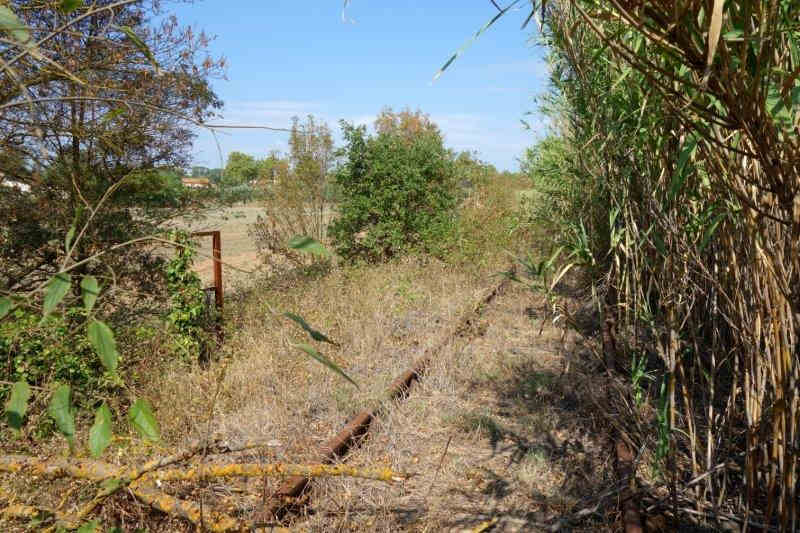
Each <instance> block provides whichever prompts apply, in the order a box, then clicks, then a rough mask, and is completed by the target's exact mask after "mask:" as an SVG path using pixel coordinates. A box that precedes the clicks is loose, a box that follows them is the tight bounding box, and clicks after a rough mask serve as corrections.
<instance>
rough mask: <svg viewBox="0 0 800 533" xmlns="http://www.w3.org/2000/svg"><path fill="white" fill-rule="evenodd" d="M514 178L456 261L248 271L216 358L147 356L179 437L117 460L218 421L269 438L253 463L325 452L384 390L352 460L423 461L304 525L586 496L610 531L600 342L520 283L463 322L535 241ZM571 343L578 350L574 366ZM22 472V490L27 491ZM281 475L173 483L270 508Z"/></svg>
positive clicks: (453, 514)
mask: <svg viewBox="0 0 800 533" xmlns="http://www.w3.org/2000/svg"><path fill="white" fill-rule="evenodd" d="M514 185H515V184H514V183H513V182H511V181H507V180H506V181H503V180H499V181H498V182H497V183H494V184H493V185H492V186H488V187H487V186H485V187H480V188H479V189H478V190H477V191H476V192H475V193H474V194H473V195H472V196H470V198H468V199H467V200H466V201H465V202H464V204H463V205H462V207H461V214H462V220H461V222H462V224H461V227H462V232H461V234H460V236H459V239H458V243H457V245H456V246H455V248H454V249H453V251H452V254H451V256H450V257H449V258H448V259H447V260H446V261H443V260H438V259H432V258H430V257H427V256H410V257H406V258H403V259H399V260H395V261H391V262H389V263H385V264H380V265H357V266H343V265H341V266H338V267H336V268H334V269H333V270H332V271H330V272H328V273H321V274H318V275H316V276H310V277H309V276H307V275H305V276H304V275H299V274H293V273H287V274H286V275H285V276H283V277H281V278H271V279H268V280H265V279H261V280H260V281H259V280H251V285H250V286H249V287H247V288H240V289H239V290H238V291H237V292H232V293H229V296H228V299H227V301H226V342H225V344H224V347H223V348H222V351H221V352H220V353H219V354H218V356H217V359H216V360H215V362H213V363H212V365H211V366H210V368H208V369H201V368H189V369H187V368H186V366H185V365H175V366H173V367H169V366H168V367H167V369H166V370H165V369H164V368H163V367H162V368H157V369H156V368H152V369H142V372H143V373H144V374H146V375H148V378H147V379H146V380H145V382H146V385H145V386H144V388H143V389H142V390H139V391H137V392H138V393H139V394H140V395H141V396H143V397H146V398H149V399H150V400H151V401H152V403H153V405H154V408H155V410H156V413H157V417H158V419H159V421H160V424H161V430H162V436H163V443H162V444H161V445H159V446H158V447H151V446H145V445H141V444H136V443H135V441H134V443H133V444H132V445H129V444H127V443H120V445H118V446H117V447H116V450H117V456H116V457H115V458H114V459H113V460H116V461H117V462H120V463H123V462H130V461H132V460H136V458H137V457H139V458H140V457H144V456H147V455H152V454H153V453H156V452H159V451H165V450H169V449H175V448H182V447H185V446H186V445H187V444H188V443H190V442H192V441H194V440H196V439H203V438H207V437H208V436H210V435H215V436H218V437H220V438H221V439H222V440H223V441H224V442H228V443H241V442H245V441H252V440H259V439H260V440H262V441H267V442H269V445H268V446H265V447H263V448H261V449H259V451H258V452H247V453H245V454H243V455H240V456H238V460H241V461H247V462H257V463H268V462H283V463H303V462H305V463H309V462H315V461H317V460H318V459H319V455H318V454H319V448H320V446H321V444H322V443H324V442H325V441H327V440H328V439H329V438H330V437H331V436H332V435H334V434H335V433H336V432H337V431H339V430H340V429H341V427H342V426H343V425H344V424H345V423H346V422H347V421H348V420H349V419H350V417H352V416H353V415H354V414H355V413H357V412H359V411H360V410H361V409H363V408H366V407H372V406H375V405H380V404H382V405H384V407H385V408H384V409H383V410H382V411H381V413H382V414H381V415H380V416H379V418H378V420H377V423H376V425H375V427H374V428H373V431H372V432H371V436H370V437H369V438H367V439H366V440H365V441H364V442H363V446H362V447H361V448H359V449H358V450H357V451H355V452H353V453H352V454H351V455H350V457H348V458H347V462H348V464H352V465H356V466H370V467H376V466H388V467H391V468H392V469H393V470H396V471H403V472H410V473H413V474H415V476H414V477H412V478H411V479H410V480H407V481H405V482H402V483H396V484H391V485H387V484H382V483H379V482H373V481H365V480H345V479H340V480H329V481H322V482H318V483H316V484H315V488H314V489H313V491H312V493H311V495H310V506H309V507H308V508H307V510H306V512H305V513H302V514H300V515H299V516H296V517H295V518H294V520H295V523H294V527H297V528H300V529H301V530H312V531H342V530H348V531H365V530H366V531H400V530H407V531H442V530H462V529H469V530H472V529H475V528H480V527H483V526H487V525H491V526H492V527H493V528H494V530H495V531H523V530H531V529H534V530H535V529H540V528H543V527H546V526H547V527H549V526H552V525H553V524H556V523H558V521H559V520H563V521H564V522H563V523H564V524H567V525H572V523H571V522H570V521H569V518H564V517H569V516H570V514H574V513H575V512H576V511H580V510H582V509H586V508H589V509H592V512H591V513H584V514H585V515H587V516H583V520H582V521H577V520H576V521H575V522H576V523H575V525H576V526H577V525H580V527H583V528H584V529H585V530H597V529H598V528H599V527H600V526H601V525H605V526H603V527H607V526H608V524H613V523H614V521H615V519H616V517H615V509H616V505H615V500H614V499H613V495H614V494H615V493H614V491H613V490H612V491H611V492H609V493H608V494H606V497H604V498H600V499H598V498H597V496H598V494H601V493H602V491H603V490H606V489H609V488H610V487H613V480H612V479H611V477H612V476H611V469H610V465H609V463H608V459H609V457H610V454H609V452H608V449H607V448H604V447H603V445H604V442H603V440H602V435H603V432H602V431H601V430H600V428H599V427H598V425H601V424H603V422H602V421H600V420H596V419H595V418H594V416H592V415H589V414H587V413H589V412H590V410H591V409H590V407H591V406H590V401H589V400H588V399H587V398H585V397H584V396H585V393H586V391H587V390H588V389H587V388H585V387H582V386H581V385H579V384H580V383H583V379H582V378H580V377H579V376H581V375H583V374H581V372H583V368H584V366H585V364H586V363H587V362H589V363H590V362H591V361H592V358H591V356H589V355H587V353H588V352H587V351H586V350H585V349H582V348H579V347H576V346H575V339H571V338H569V339H567V340H566V343H565V342H564V339H562V338H561V337H562V332H561V330H559V329H557V328H556V327H554V326H552V325H550V322H549V321H548V322H547V325H546V327H545V328H544V330H543V333H542V334H541V335H539V324H540V321H541V319H542V318H545V317H546V316H547V313H548V310H547V309H546V308H545V306H544V304H543V302H542V301H538V300H537V298H536V297H535V296H534V295H533V294H532V293H531V292H529V291H526V290H523V289H522V288H521V287H519V286H512V287H511V288H510V289H508V290H507V291H506V292H505V293H504V294H502V295H500V296H499V297H498V298H497V299H496V300H495V301H494V302H493V303H491V304H489V305H487V306H486V308H485V309H481V310H480V312H481V314H480V319H479V320H478V321H477V323H473V324H472V327H471V329H470V330H469V331H466V332H462V334H460V335H455V336H454V335H453V334H452V332H453V328H454V326H455V325H456V324H457V323H458V322H459V320H460V318H461V317H463V316H464V315H465V314H466V313H468V312H471V311H474V307H475V305H476V303H477V302H479V301H481V299H482V298H483V297H485V295H486V294H487V293H488V292H490V291H491V290H492V289H493V288H494V287H496V286H497V285H498V283H499V282H500V278H499V277H498V276H496V275H495V274H497V273H498V272H500V271H502V270H506V269H507V268H508V265H509V258H508V256H507V254H506V253H505V252H506V250H508V251H521V250H526V249H530V247H531V246H532V240H531V237H532V236H531V234H530V232H529V231H528V228H526V226H525V224H524V223H523V221H522V220H521V219H520V218H518V216H517V215H516V214H515V210H516V205H517V204H516V201H517V200H516V198H517V191H516V190H515V188H514ZM236 220H237V219H231V221H236ZM222 230H223V232H225V226H223V227H222ZM512 230H513V231H512ZM535 237H536V238H537V239H539V240H541V239H542V238H543V237H542V236H541V235H539V236H535ZM225 242H226V236H225V233H223V246H225ZM227 242H232V243H235V242H237V241H236V237H235V236H231V237H229V238H228V239H227ZM234 246H235V245H234ZM231 248H233V246H229V248H228V249H231ZM233 249H234V250H236V248H233ZM223 250H225V248H223ZM275 311H293V312H298V313H302V315H303V316H304V317H305V319H306V320H307V321H308V322H309V323H311V324H313V325H314V326H315V327H316V328H318V329H319V330H321V331H323V332H325V333H326V334H327V335H329V336H330V337H331V338H332V339H334V340H336V341H337V342H338V343H339V346H338V347H333V346H328V345H326V346H324V347H321V351H322V352H323V353H324V354H325V355H326V356H328V357H330V358H331V359H333V360H334V361H335V362H336V363H337V364H339V365H340V366H341V367H342V368H343V369H344V370H345V371H346V372H347V373H348V374H349V375H350V376H351V377H352V378H353V379H355V380H356V381H357V382H358V384H359V386H360V388H358V389H356V388H355V387H353V386H351V385H349V384H348V383H346V382H345V381H343V380H342V379H340V378H339V377H338V376H336V375H335V374H333V373H332V372H330V371H329V370H328V369H326V368H325V367H323V366H322V365H319V364H318V363H316V362H314V361H312V360H310V359H308V357H306V356H305V355H304V354H302V353H301V352H299V351H297V350H294V349H292V348H291V347H290V346H288V345H287V343H286V341H287V339H292V340H294V341H299V340H301V339H303V335H302V332H301V331H300V330H299V328H297V326H296V325H295V324H294V323H292V322H290V321H288V320H285V319H282V318H280V317H279V316H277V315H276V314H275ZM533 317H536V318H535V319H534V318H533ZM433 346H443V348H442V349H441V350H439V351H438V352H437V353H435V354H434V362H433V364H432V366H431V368H430V370H429V372H428V373H427V374H426V376H425V377H424V379H423V380H422V382H421V383H420V385H419V386H417V387H415V388H414V390H413V391H412V393H411V395H410V396H409V398H408V399H406V400H404V401H400V402H386V400H385V399H384V391H385V390H386V388H387V386H388V385H389V383H390V382H391V381H392V380H393V379H394V378H395V377H397V376H398V375H399V374H401V373H402V372H403V371H404V370H406V369H407V368H409V367H410V366H411V365H412V363H413V362H414V361H415V360H417V359H418V358H419V357H420V356H421V355H422V354H423V353H424V352H425V351H426V350H427V349H429V348H431V347H433ZM151 348H152V349H154V350H157V349H158V346H157V345H156V344H155V343H154V344H153V345H152V346H151ZM569 354H573V355H569ZM574 354H580V355H578V356H576V355H574ZM569 357H572V358H573V359H575V361H573V364H571V365H569V366H570V367H571V370H570V372H569V373H565V371H566V370H567V368H568V365H567V361H568V358H569ZM576 357H577V359H576ZM580 361H583V362H582V363H580V364H579V362H580ZM589 366H591V365H589ZM83 438H84V436H83V435H81V436H79V440H80V439H83ZM207 460H208V461H210V462H218V461H219V460H220V459H217V458H215V457H209V458H208V459H207ZM6 481H12V482H13V481H14V480H13V478H10V477H9V476H7V477H6ZM18 481H19V478H17V482H14V486H13V487H11V490H12V491H14V492H15V493H19V494H22V493H24V492H26V491H25V490H24V487H22V486H20V485H19V483H18ZM278 481H279V480H278ZM278 481H274V480H272V479H270V480H264V479H258V478H256V479H252V480H250V481H236V482H228V481H226V482H221V481H210V480H207V481H205V482H201V483H199V484H198V483H191V484H187V483H183V482H172V483H166V484H165V485H164V488H166V489H168V492H169V493H171V494H173V495H175V496H177V497H181V498H184V499H187V500H191V501H194V502H202V503H203V504H204V505H206V506H207V507H208V508H209V509H211V508H224V509H225V510H226V511H227V512H233V513H235V514H237V516H239V517H240V518H242V519H243V520H244V521H245V522H247V521H251V520H254V519H257V520H264V519H265V517H264V516H263V515H262V514H261V510H262V509H263V508H264V507H265V502H266V501H267V500H268V499H269V497H270V496H272V495H273V494H274V492H275V490H276V488H277V485H278ZM51 488H52V489H56V490H58V491H60V492H62V493H64V494H67V496H68V497H67V498H64V501H65V502H66V501H68V500H69V503H67V504H66V505H67V506H69V505H75V504H76V503H73V502H72V500H77V501H80V500H85V499H86V498H88V497H90V495H91V494H92V492H91V491H90V490H88V489H87V487H86V486H85V485H83V486H81V485H80V484H77V483H73V482H67V481H61V482H59V484H57V485H56V484H54V485H53V486H52V487H51ZM35 492H36V494H37V495H38V497H40V498H41V497H46V496H47V495H48V494H49V495H50V496H49V498H50V499H51V500H52V498H53V496H52V492H51V490H50V487H46V486H44V485H37V486H36V487H35ZM27 501H29V502H30V501H32V500H31V499H28V500H27ZM101 517H102V518H104V523H107V524H112V523H117V521H118V520H120V517H122V520H123V523H124V525H125V529H130V528H134V527H145V528H146V529H148V530H151V531H156V530H178V529H188V528H189V526H188V525H187V524H185V523H183V522H180V521H176V520H174V519H165V518H164V517H163V515H160V514H159V513H155V512H153V511H151V510H149V508H148V507H147V506H145V505H142V504H141V503H138V502H136V500H134V499H133V498H132V497H131V496H129V495H121V496H118V497H116V498H115V499H114V500H113V502H112V503H111V504H107V505H105V506H104V507H103V509H102V514H101ZM587 519H588V520H589V521H587Z"/></svg>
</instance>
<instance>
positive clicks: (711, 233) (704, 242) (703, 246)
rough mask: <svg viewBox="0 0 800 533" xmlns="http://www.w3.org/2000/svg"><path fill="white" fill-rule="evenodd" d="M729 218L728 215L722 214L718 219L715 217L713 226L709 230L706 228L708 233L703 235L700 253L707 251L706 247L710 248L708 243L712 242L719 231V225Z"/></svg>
mask: <svg viewBox="0 0 800 533" xmlns="http://www.w3.org/2000/svg"><path fill="white" fill-rule="evenodd" d="M727 216H728V213H720V214H718V215H717V216H716V217H714V220H713V221H712V222H711V225H710V226H709V227H708V228H706V231H705V233H704V235H703V240H702V242H701V243H700V248H699V251H700V252H702V251H703V250H705V249H706V246H708V243H709V242H710V241H711V237H713V236H714V233H715V232H716V231H717V226H719V223H720V222H722V221H723V220H724V219H725V217H727Z"/></svg>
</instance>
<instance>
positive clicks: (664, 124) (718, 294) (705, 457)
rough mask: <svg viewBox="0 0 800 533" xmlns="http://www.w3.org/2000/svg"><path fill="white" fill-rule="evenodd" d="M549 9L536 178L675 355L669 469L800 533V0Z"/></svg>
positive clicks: (651, 337) (668, 359)
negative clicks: (545, 140) (546, 84)
mask: <svg viewBox="0 0 800 533" xmlns="http://www.w3.org/2000/svg"><path fill="white" fill-rule="evenodd" d="M543 12H544V20H545V28H544V30H543V35H544V39H545V41H546V44H548V45H549V46H550V50H551V53H550V63H551V67H552V84H553V87H554V89H555V91H554V92H553V94H552V95H551V97H550V98H549V99H548V105H547V110H548V111H549V112H550V114H551V116H553V117H554V119H555V120H554V121H553V123H554V124H555V127H554V130H555V131H554V133H555V134H556V137H557V138H558V141H557V142H553V141H551V144H550V145H549V146H547V145H540V150H539V151H538V152H536V153H533V154H531V155H532V156H533V157H531V158H529V161H530V162H531V165H530V168H529V169H528V170H529V173H530V174H532V175H534V176H535V177H537V180H538V181H537V182H538V183H539V184H540V189H541V190H542V191H543V192H542V194H541V195H540V196H539V198H540V202H545V203H546V205H552V206H555V209H553V210H552V211H551V212H552V214H553V216H554V217H555V218H556V220H555V222H554V224H556V225H557V226H558V227H559V228H560V229H561V230H562V233H563V234H565V235H569V234H573V235H578V236H580V235H581V232H580V231H578V229H579V228H586V231H585V232H584V233H583V234H584V235H587V236H588V242H587V243H584V244H586V246H587V247H588V250H590V252H591V256H592V257H593V258H595V259H596V260H597V266H598V269H597V271H596V273H597V274H598V275H600V274H603V275H604V276H605V278H604V279H605V282H604V284H603V287H604V288H605V289H606V290H605V293H606V297H607V302H608V303H609V304H610V309H612V310H613V311H612V312H613V313H614V315H615V319H616V322H617V324H618V326H619V328H621V329H624V330H626V331H628V332H630V333H631V337H632V342H640V341H644V342H640V343H641V344H647V345H649V346H651V347H652V348H653V352H654V353H656V354H657V355H658V358H659V359H660V361H661V369H662V372H663V373H664V376H665V380H666V384H667V386H666V391H665V393H666V400H667V408H668V409H667V420H666V421H665V423H666V424H668V428H669V429H670V433H669V435H670V442H669V450H670V451H669V453H668V454H667V456H668V459H667V460H668V461H670V464H671V465H672V466H673V467H675V468H672V469H670V470H671V472H677V473H676V474H675V476H676V481H678V482H681V481H683V482H688V481H689V480H691V479H697V478H698V477H700V476H704V477H700V481H699V482H696V483H694V484H693V488H692V490H693V491H695V492H694V496H695V501H696V502H697V505H698V507H699V509H698V511H701V512H702V513H703V514H706V513H710V514H715V515H718V514H719V512H720V507H721V506H727V507H728V509H729V510H731V509H732V510H734V511H735V512H736V513H738V514H737V516H738V517H739V519H740V521H745V522H747V521H748V520H750V521H755V522H761V523H766V524H772V525H773V526H776V527H778V528H779V529H780V530H783V531H788V530H796V529H797V528H798V527H800V523H798V518H800V516H799V515H800V513H799V512H798V499H799V496H800V495H799V494H798V459H799V458H798V453H799V452H800V390H799V389H800V362H799V361H800V27H799V26H798V24H797V21H798V20H799V17H800V4H798V3H797V2H768V1H750V2H727V3H724V2H722V1H721V0H716V1H711V0H708V1H695V0H679V1H676V2H662V1H643V2H642V1H639V2H628V1H622V0H612V1H611V2H607V3H606V2H594V1H589V0H561V1H551V2H547V4H546V8H545V9H544V11H543ZM555 163H557V164H556V165H555V166H554V164H555ZM553 168H556V169H557V170H558V174H556V175H555V177H554V175H553V173H552V170H553ZM548 171H550V174H548ZM547 179H549V180H550V181H547ZM547 202H549V204H547ZM573 242H574V239H573ZM636 337H639V338H638V339H637V338H636ZM643 438H644V437H643ZM680 457H682V458H683V459H685V463H684V462H682V461H681V460H680V459H679V458H680ZM682 464H685V468H682V467H680V465H682Z"/></svg>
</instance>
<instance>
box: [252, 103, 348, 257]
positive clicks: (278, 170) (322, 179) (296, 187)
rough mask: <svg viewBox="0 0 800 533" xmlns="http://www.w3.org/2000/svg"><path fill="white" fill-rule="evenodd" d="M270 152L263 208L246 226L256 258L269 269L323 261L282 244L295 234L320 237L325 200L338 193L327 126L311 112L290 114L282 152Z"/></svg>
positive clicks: (326, 216)
mask: <svg viewBox="0 0 800 533" xmlns="http://www.w3.org/2000/svg"><path fill="white" fill-rule="evenodd" d="M272 157H273V162H272V165H271V171H270V173H269V175H268V177H269V182H270V183H269V195H266V196H265V197H264V198H263V205H264V212H263V214H262V215H259V217H258V219H257V220H256V223H255V224H253V225H252V226H251V227H250V235H251V236H252V237H253V239H254V240H255V242H256V246H257V247H258V250H259V255H260V256H261V260H262V261H263V262H264V264H265V266H266V267H267V269H268V270H269V271H270V272H271V273H274V272H276V271H279V270H282V269H285V268H286V267H308V266H311V264H312V263H319V262H323V261H326V260H324V259H321V258H319V257H315V256H311V255H309V254H300V253H298V252H297V251H295V250H293V249H291V248H290V247H289V246H288V243H289V241H290V240H291V239H292V238H293V237H295V236H298V235H302V236H307V237H312V238H314V239H316V240H317V241H324V240H325V232H326V228H327V225H328V221H329V220H330V213H331V202H332V201H333V199H334V198H335V197H336V196H337V194H338V192H337V190H336V188H335V187H334V186H333V184H332V183H331V181H330V173H331V170H332V168H333V164H334V160H335V153H334V148H333V137H332V135H331V131H330V128H329V127H328V125H327V124H325V123H324V122H319V121H317V120H315V119H314V117H313V116H311V115H309V116H308V117H307V118H306V120H305V121H304V122H300V119H298V118H297V117H294V118H293V123H292V132H291V136H290V138H289V154H288V157H287V158H286V159H284V160H280V159H277V157H276V156H274V155H273V156H272ZM317 266H319V265H317Z"/></svg>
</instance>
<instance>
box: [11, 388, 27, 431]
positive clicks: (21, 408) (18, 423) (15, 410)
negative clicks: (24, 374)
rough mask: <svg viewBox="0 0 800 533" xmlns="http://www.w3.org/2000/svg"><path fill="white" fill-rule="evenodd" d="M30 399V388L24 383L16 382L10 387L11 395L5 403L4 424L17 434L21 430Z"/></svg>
mask: <svg viewBox="0 0 800 533" xmlns="http://www.w3.org/2000/svg"><path fill="white" fill-rule="evenodd" d="M30 397H31V388H30V387H29V386H28V384H27V383H25V382H24V381H18V382H16V383H14V385H13V386H12V387H11V394H10V395H9V397H8V403H6V422H7V423H8V425H9V427H11V429H12V430H14V432H15V433H17V434H19V433H20V430H21V429H22V423H23V421H24V420H25V413H26V412H27V410H28V400H29V399H30Z"/></svg>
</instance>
